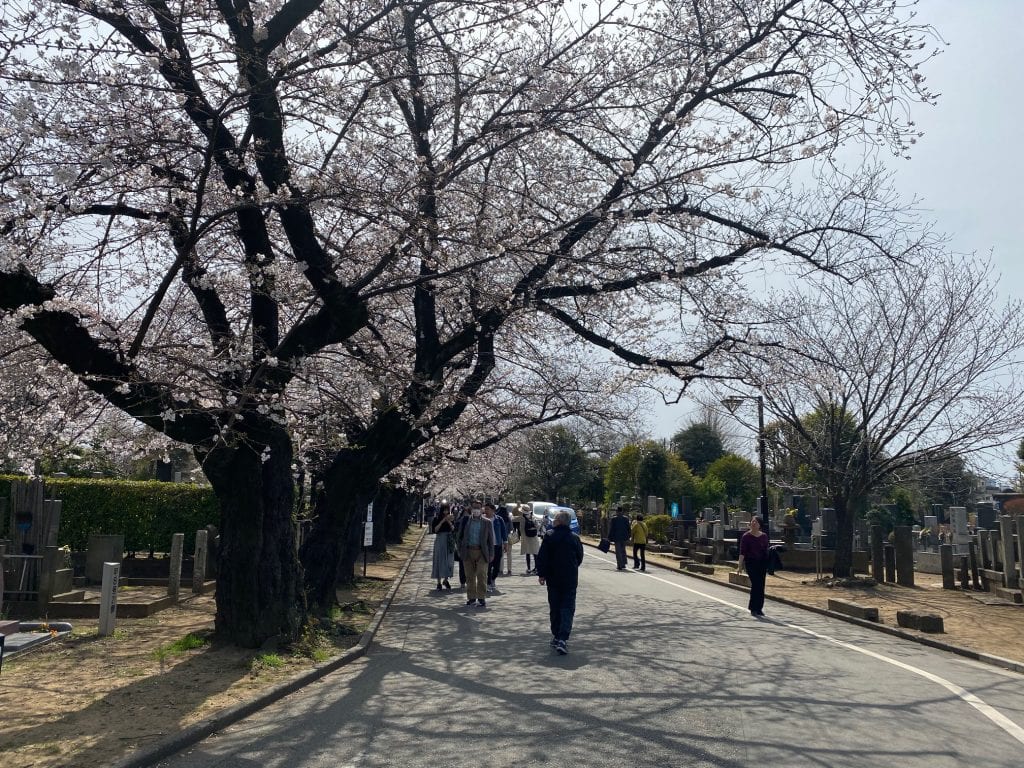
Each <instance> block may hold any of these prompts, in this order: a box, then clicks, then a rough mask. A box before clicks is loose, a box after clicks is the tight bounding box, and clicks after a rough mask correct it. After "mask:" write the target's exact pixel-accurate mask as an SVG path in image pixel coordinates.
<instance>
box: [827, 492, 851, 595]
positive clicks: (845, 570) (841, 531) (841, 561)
mask: <svg viewBox="0 0 1024 768" xmlns="http://www.w3.org/2000/svg"><path fill="white" fill-rule="evenodd" d="M832 505H833V507H835V510H836V551H835V561H834V563H833V565H832V575H833V576H834V577H836V578H837V579H845V578H849V577H851V576H853V518H854V512H853V509H852V507H851V505H850V504H849V502H848V501H847V500H846V499H845V498H842V497H835V498H833V499H832Z"/></svg>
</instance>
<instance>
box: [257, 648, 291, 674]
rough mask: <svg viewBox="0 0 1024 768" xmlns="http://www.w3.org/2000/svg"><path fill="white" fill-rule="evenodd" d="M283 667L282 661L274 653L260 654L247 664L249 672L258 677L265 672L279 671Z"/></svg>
mask: <svg viewBox="0 0 1024 768" xmlns="http://www.w3.org/2000/svg"><path fill="white" fill-rule="evenodd" d="M283 666H284V659H282V658H281V657H280V656H278V655H277V654H276V653H261V654H260V655H259V656H254V657H253V659H252V661H251V662H249V672H250V673H251V674H253V675H258V674H259V673H260V672H263V671H265V670H268V669H280V668H281V667H283Z"/></svg>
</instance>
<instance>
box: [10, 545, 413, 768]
mask: <svg viewBox="0 0 1024 768" xmlns="http://www.w3.org/2000/svg"><path fill="white" fill-rule="evenodd" d="M420 531H421V529H419V528H412V529H410V531H409V534H408V535H407V536H406V541H405V542H404V543H403V544H402V545H399V546H397V547H392V548H391V550H390V551H389V553H388V555H387V559H383V560H380V561H376V562H370V563H369V564H368V566H367V578H366V579H362V578H360V579H359V580H358V581H357V583H356V585H355V586H354V588H353V589H349V590H339V592H338V598H339V602H340V603H341V604H342V605H343V606H348V610H345V611H342V612H341V613H340V614H339V616H338V617H337V621H336V626H337V627H338V631H337V632H336V633H335V634H334V635H333V636H332V637H331V638H329V640H328V639H324V638H320V640H319V641H318V642H310V643H308V644H307V646H306V647H304V648H302V649H301V650H300V651H299V652H295V653H285V652H280V653H276V654H274V653H259V652H253V651H251V650H244V649H240V648H235V647H231V646H221V645H218V644H211V643H210V642H209V637H210V635H211V634H212V631H213V615H214V603H213V597H212V596H201V597H194V598H191V599H189V600H186V601H184V602H182V603H180V604H179V605H177V606H176V607H174V608H170V609H167V610H164V611H161V612H160V613H157V614H155V615H153V616H150V617H149V618H146V619H120V620H118V624H117V629H116V630H115V632H114V635H113V636H111V637H104V638H100V637H97V622H96V621H91V622H90V621H87V620H77V621H75V622H73V623H74V626H75V629H74V632H73V633H72V635H70V636H68V637H66V638H64V639H62V640H59V641H56V642H53V643H50V644H48V645H45V646H43V647H41V648H39V649H38V650H34V651H31V652H29V653H27V654H25V655H23V656H18V657H15V658H13V659H10V660H6V661H5V662H4V666H3V672H2V673H0V723H2V727H0V754H2V755H4V763H5V764H10V765H17V766H19V767H24V766H36V767H38V768H44V767H45V768H49V767H50V766H61V768H87V767H88V768H93V767H94V766H97V765H107V764H109V763H110V762H112V761H114V760H116V759H118V758H121V757H124V756H125V755H127V754H128V753H129V752H131V751H132V750H134V749H136V748H138V747H145V746H150V745H152V744H155V743H158V742H160V741H161V740H163V739H165V738H167V737H169V736H170V735H172V734H174V733H176V732H178V731H180V730H181V728H183V727H184V726H187V725H190V724H192V723H194V722H196V721H197V720H201V719H203V718H205V717H208V716H209V715H211V714H213V713H215V712H217V711H218V710H221V709H224V708H226V707H228V706H231V705H234V704H237V703H238V702H240V701H244V700H246V699H249V698H252V697H253V696H254V695H255V694H256V693H258V692H259V691H260V690H262V689H265V688H267V687H268V686H272V685H274V684H275V683H279V682H282V681H284V680H286V679H287V678H289V677H291V676H293V675H295V674H297V673H298V672H300V671H302V670H304V669H308V668H310V667H312V666H313V664H315V663H316V662H317V661H324V660H326V659H328V658H331V657H333V656H337V655H340V654H341V653H342V652H343V651H344V650H345V649H347V648H350V647H351V646H353V645H355V644H356V643H357V642H358V640H359V636H360V634H361V633H362V632H363V630H364V629H365V628H366V626H367V625H368V624H369V622H370V620H371V619H372V618H373V614H374V612H375V611H376V609H377V606H378V605H379V604H380V602H381V601H382V600H383V598H384V596H385V595H386V594H387V591H388V588H389V587H390V586H391V583H392V581H393V580H394V578H395V577H396V576H397V575H398V573H399V571H400V569H401V567H402V566H403V565H404V564H405V562H406V560H407V559H408V557H409V555H410V554H411V552H412V551H413V549H414V548H415V546H416V545H417V544H418V542H419V537H420ZM358 572H359V573H361V568H360V569H359V571H358ZM190 635H191V636H192V637H194V638H196V640H194V641H192V642H183V639H184V638H186V637H187V636H190ZM175 644H176V645H175ZM191 644H197V645H198V647H195V648H191V649H189V648H187V646H188V645H191ZM8 758H9V759H10V760H11V761H12V762H8Z"/></svg>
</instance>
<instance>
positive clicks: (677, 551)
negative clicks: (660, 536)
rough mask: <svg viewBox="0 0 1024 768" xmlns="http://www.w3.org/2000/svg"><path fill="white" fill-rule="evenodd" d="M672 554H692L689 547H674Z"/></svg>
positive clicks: (684, 555)
mask: <svg viewBox="0 0 1024 768" xmlns="http://www.w3.org/2000/svg"><path fill="white" fill-rule="evenodd" d="M672 554H673V555H679V556H680V557H686V556H687V555H689V554H690V548H689V547H672Z"/></svg>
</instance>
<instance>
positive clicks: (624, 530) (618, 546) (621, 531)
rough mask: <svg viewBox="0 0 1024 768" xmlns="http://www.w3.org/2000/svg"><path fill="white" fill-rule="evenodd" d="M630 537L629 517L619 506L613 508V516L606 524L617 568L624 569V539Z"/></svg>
mask: <svg viewBox="0 0 1024 768" xmlns="http://www.w3.org/2000/svg"><path fill="white" fill-rule="evenodd" d="M629 537H630V531H629V518H628V517H626V511H625V510H624V509H623V508H622V507H621V506H619V507H616V508H615V517H613V518H612V519H611V522H610V523H609V524H608V538H609V539H610V540H611V541H612V543H614V544H615V565H616V567H617V569H618V570H620V571H624V570H626V541H627V540H628V539H629Z"/></svg>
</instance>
